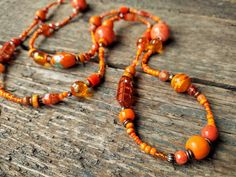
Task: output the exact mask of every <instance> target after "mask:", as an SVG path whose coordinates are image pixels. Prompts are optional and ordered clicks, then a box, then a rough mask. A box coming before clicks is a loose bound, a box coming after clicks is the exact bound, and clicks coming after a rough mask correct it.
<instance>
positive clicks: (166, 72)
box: [159, 70, 170, 82]
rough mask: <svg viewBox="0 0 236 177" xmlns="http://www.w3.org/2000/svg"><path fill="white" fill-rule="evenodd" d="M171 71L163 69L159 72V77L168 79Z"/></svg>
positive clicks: (162, 79) (164, 79)
mask: <svg viewBox="0 0 236 177" xmlns="http://www.w3.org/2000/svg"><path fill="white" fill-rule="evenodd" d="M169 76H170V73H169V72H168V71H165V70H162V71H161V72H160V74H159V79H160V80H161V81H163V82H165V81H168V79H169Z"/></svg>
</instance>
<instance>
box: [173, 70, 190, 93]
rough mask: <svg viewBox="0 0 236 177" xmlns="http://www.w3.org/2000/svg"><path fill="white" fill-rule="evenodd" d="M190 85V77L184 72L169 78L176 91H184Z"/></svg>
mask: <svg viewBox="0 0 236 177" xmlns="http://www.w3.org/2000/svg"><path fill="white" fill-rule="evenodd" d="M190 85H191V79H190V77H188V76H187V75H186V74H176V75H175V76H174V77H173V79H172V80H171V86H172V87H173V88H174V90H175V91H176V92H185V91H187V89H188V88H189V86H190Z"/></svg>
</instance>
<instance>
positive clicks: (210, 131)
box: [201, 125, 218, 142]
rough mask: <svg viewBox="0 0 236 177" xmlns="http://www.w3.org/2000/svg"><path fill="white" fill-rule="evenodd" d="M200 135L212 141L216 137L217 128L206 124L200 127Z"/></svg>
mask: <svg viewBox="0 0 236 177" xmlns="http://www.w3.org/2000/svg"><path fill="white" fill-rule="evenodd" d="M201 135H202V137H204V138H207V139H209V140H210V141H212V142H213V141H215V140H216V139H217V138H218V129H217V128H216V126H214V125H206V126H205V127H204V128H203V129H202V131H201Z"/></svg>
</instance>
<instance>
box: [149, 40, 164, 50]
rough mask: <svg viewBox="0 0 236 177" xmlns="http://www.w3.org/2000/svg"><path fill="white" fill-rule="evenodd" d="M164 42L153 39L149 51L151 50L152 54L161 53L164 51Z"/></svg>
mask: <svg viewBox="0 0 236 177" xmlns="http://www.w3.org/2000/svg"><path fill="white" fill-rule="evenodd" d="M162 47H163V46H162V42H161V40H159V39H153V40H151V41H150V43H149V44H148V46H147V50H151V51H152V53H161V51H162Z"/></svg>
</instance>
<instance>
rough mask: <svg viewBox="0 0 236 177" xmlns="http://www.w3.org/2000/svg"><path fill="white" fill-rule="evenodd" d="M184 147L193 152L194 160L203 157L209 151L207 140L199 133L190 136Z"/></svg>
mask: <svg viewBox="0 0 236 177" xmlns="http://www.w3.org/2000/svg"><path fill="white" fill-rule="evenodd" d="M185 148H186V149H189V150H191V151H192V152H193V154H194V157H195V159H196V160H201V159H204V158H205V157H206V156H207V155H208V154H209V152H210V145H209V143H208V142H207V140H206V139H205V138H203V137H201V136H199V135H194V136H192V137H190V138H189V139H188V141H187V143H186V145H185Z"/></svg>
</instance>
